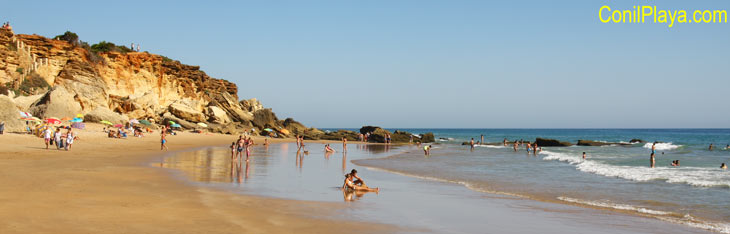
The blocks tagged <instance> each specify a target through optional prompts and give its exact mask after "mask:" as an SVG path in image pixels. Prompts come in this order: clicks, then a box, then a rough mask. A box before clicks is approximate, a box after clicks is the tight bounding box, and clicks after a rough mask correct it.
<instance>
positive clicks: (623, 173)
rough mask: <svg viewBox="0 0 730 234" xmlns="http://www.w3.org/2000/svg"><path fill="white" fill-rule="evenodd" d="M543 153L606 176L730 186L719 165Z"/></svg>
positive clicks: (544, 158) (727, 177) (693, 184)
mask: <svg viewBox="0 0 730 234" xmlns="http://www.w3.org/2000/svg"><path fill="white" fill-rule="evenodd" d="M540 154H542V155H546V156H545V157H543V158H542V159H543V160H554V161H561V162H567V163H569V164H571V165H575V167H576V169H578V170H580V171H582V172H588V173H593V174H597V175H602V176H606V177H617V178H622V179H627V180H632V181H638V182H647V181H652V180H659V181H661V180H663V181H665V182H667V183H675V184H688V185H691V186H696V187H726V188H730V173H726V172H725V171H724V170H721V169H719V168H705V167H656V168H650V167H648V164H649V160H648V159H647V166H646V167H641V166H617V165H609V164H605V163H601V162H599V161H597V160H590V159H589V160H584V159H582V157H581V155H578V154H576V155H568V154H565V153H557V152H550V151H543V152H542V153H540Z"/></svg>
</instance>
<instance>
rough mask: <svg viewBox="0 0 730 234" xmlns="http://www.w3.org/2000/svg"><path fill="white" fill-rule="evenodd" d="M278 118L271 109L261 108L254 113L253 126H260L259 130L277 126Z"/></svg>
mask: <svg viewBox="0 0 730 234" xmlns="http://www.w3.org/2000/svg"><path fill="white" fill-rule="evenodd" d="M277 120H278V119H277V118H276V115H275V114H274V112H272V111H271V109H261V110H258V111H256V112H254V113H253V122H252V123H253V126H254V127H256V128H258V129H259V131H260V130H263V129H265V128H276V129H278V127H277V124H276V122H277Z"/></svg>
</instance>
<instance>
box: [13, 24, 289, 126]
mask: <svg viewBox="0 0 730 234" xmlns="http://www.w3.org/2000/svg"><path fill="white" fill-rule="evenodd" d="M29 74H31V75H33V74H36V75H37V76H39V77H41V78H42V79H43V80H45V81H46V82H47V83H48V84H49V85H50V88H44V87H39V88H35V89H33V90H32V91H30V92H29V93H28V92H26V93H24V94H23V95H38V94H44V93H46V92H48V93H50V92H55V93H56V94H54V95H57V96H58V95H62V94H63V93H69V95H71V96H73V97H72V98H73V100H74V101H75V102H78V104H79V105H80V106H81V112H82V113H81V114H86V113H92V112H93V113H97V112H103V113H107V112H106V111H98V110H97V109H102V110H103V109H109V110H111V111H113V112H116V113H118V114H120V115H121V114H123V115H125V117H126V118H137V119H150V120H153V121H158V122H161V121H164V118H165V116H170V114H172V116H174V117H175V118H176V119H182V120H187V121H190V122H210V123H214V124H215V123H218V124H224V123H225V122H231V120H233V121H235V122H238V123H239V124H243V125H248V126H251V123H250V122H251V121H253V116H254V112H256V111H260V110H261V109H263V106H261V103H260V102H258V101H257V100H256V99H250V100H243V101H240V102H239V100H238V96H237V91H238V88H237V87H236V84H234V83H231V82H228V81H226V80H222V79H216V78H212V77H210V76H208V75H207V74H205V72H203V71H201V70H200V67H198V66H190V65H185V64H181V63H180V62H178V61H172V60H169V59H167V58H165V57H163V56H160V55H155V54H150V53H146V52H129V53H119V52H104V53H98V54H92V53H91V52H89V51H87V50H86V49H84V48H82V47H79V46H75V45H72V44H71V43H68V42H66V41H62V40H53V39H49V38H45V37H42V36H37V35H14V34H13V33H12V32H10V31H7V30H0V86H3V85H4V86H6V87H8V88H10V89H11V90H12V89H15V90H17V89H18V88H19V87H20V86H21V84H23V81H24V80H25V79H28V77H29ZM49 89H50V90H51V91H49ZM59 89H64V90H66V91H68V92H61V91H58V90H59ZM54 90H55V91H54ZM11 96H13V95H11ZM16 96H17V95H16ZM25 99H27V98H25ZM27 102H29V101H28V100H23V103H27ZM52 102H53V101H52V100H51V101H50V102H48V100H45V102H44V103H43V104H44V105H52ZM38 105H40V104H39V103H38V102H37V101H36V102H34V103H33V104H30V106H29V107H30V108H29V107H28V105H27V104H24V105H18V108H19V109H21V110H23V111H27V109H23V108H28V109H31V108H33V107H34V106H38ZM36 109H37V108H36ZM95 110H97V111H96V112H95ZM168 112H169V113H168ZM39 113H43V112H39ZM63 114H69V115H73V113H59V115H63ZM224 114H225V115H226V116H222V115H224ZM39 117H49V116H39ZM54 117H64V116H54ZM119 119H123V118H119ZM271 127H276V126H271Z"/></svg>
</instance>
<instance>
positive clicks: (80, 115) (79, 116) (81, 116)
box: [76, 114, 84, 118]
mask: <svg viewBox="0 0 730 234" xmlns="http://www.w3.org/2000/svg"><path fill="white" fill-rule="evenodd" d="M83 117H84V115H82V114H76V118H83Z"/></svg>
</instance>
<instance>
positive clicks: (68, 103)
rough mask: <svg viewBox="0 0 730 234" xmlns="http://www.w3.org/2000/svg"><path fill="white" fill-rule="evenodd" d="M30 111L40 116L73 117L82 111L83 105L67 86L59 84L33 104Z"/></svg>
mask: <svg viewBox="0 0 730 234" xmlns="http://www.w3.org/2000/svg"><path fill="white" fill-rule="evenodd" d="M28 112H30V113H31V114H33V116H37V117H38V118H46V117H57V118H63V117H72V116H76V114H79V113H81V105H80V104H79V103H78V102H76V100H75V99H74V95H73V94H71V93H70V92H69V91H68V90H66V88H64V87H59V86H57V87H55V88H53V89H51V90H50V91H48V92H47V93H46V94H44V95H43V96H42V97H41V98H40V99H38V100H37V101H36V102H34V103H33V104H31V106H30V108H28Z"/></svg>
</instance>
